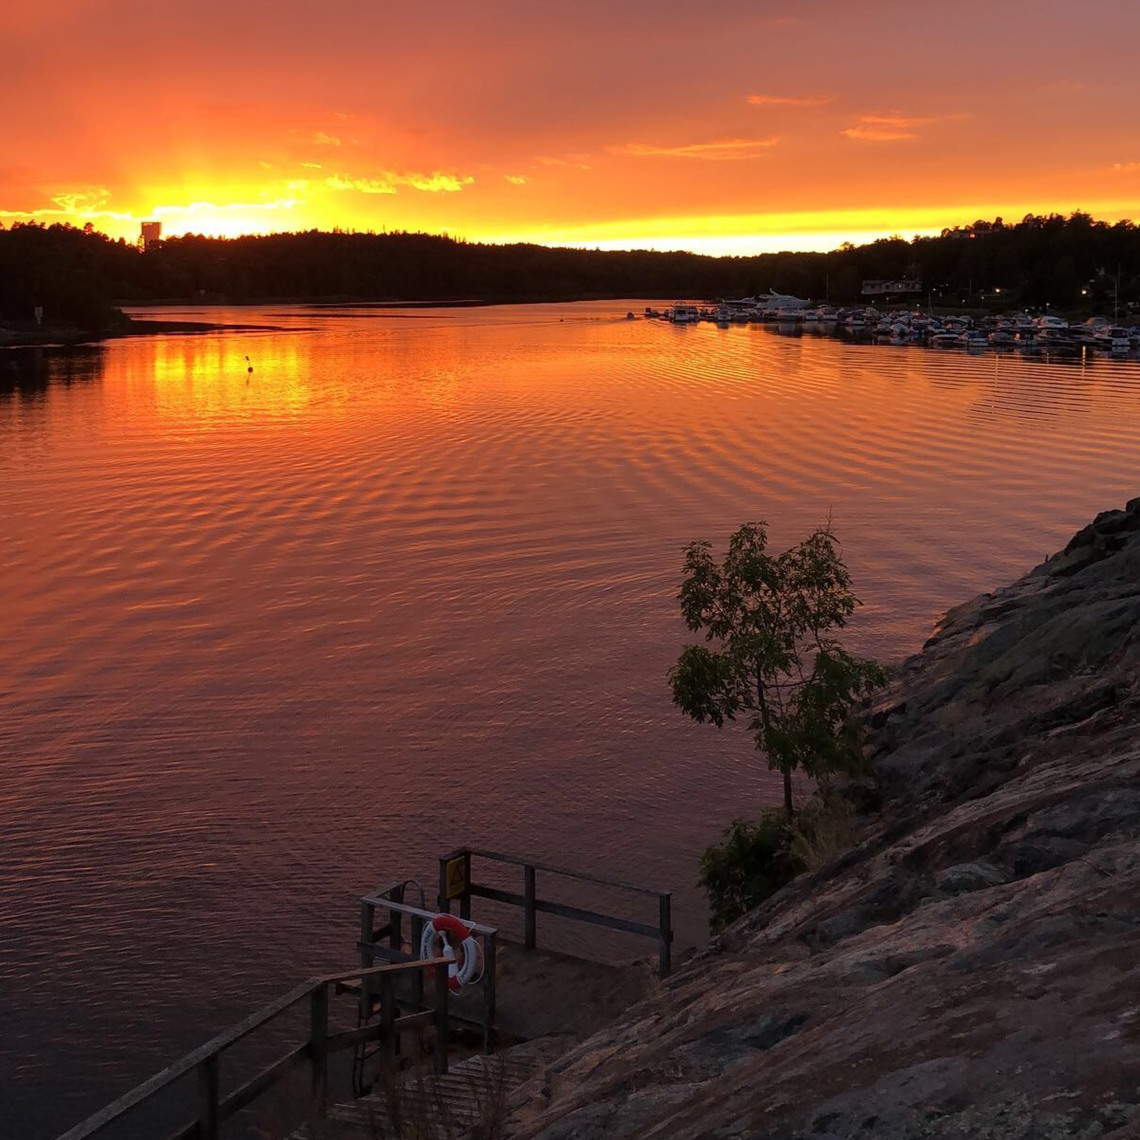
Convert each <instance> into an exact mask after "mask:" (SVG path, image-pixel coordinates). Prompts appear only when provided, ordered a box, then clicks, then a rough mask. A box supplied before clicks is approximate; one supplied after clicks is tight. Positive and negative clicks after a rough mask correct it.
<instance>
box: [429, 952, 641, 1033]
mask: <svg viewBox="0 0 1140 1140" xmlns="http://www.w3.org/2000/svg"><path fill="white" fill-rule="evenodd" d="M498 954H499V956H498V963H497V997H496V1003H495V1029H496V1031H497V1034H498V1036H499V1039H500V1040H503V1039H504V1038H505V1039H506V1041H507V1042H510V1041H520V1040H521V1041H530V1040H532V1039H534V1038H538V1037H550V1036H570V1037H574V1038H578V1039H580V1038H583V1037H587V1036H589V1035H590V1034H591V1033H593V1032H594V1031H595V1030H597V1029H600V1028H601V1027H602V1026H603V1025H606V1024H608V1023H609V1022H610V1021H612V1020H613V1019H614V1018H615V1017H617V1015H618V1014H619V1013H621V1012H622V1011H623V1010H624V1009H626V1008H627V1007H628V1006H630V1005H632V1004H633V1003H634V1002H635V1001H639V1000H640V999H641V998H642V997H644V996H645V994H646V992H647V989H648V987H649V986H650V984H651V979H652V977H653V974H654V971H653V968H652V966H650V965H648V964H644V965H639V964H629V965H623V966H614V965H607V964H605V963H603V962H589V961H586V960H585V959H583V958H574V957H571V956H570V955H568V954H560V953H558V952H557V951H554V950H546V949H534V950H527V949H525V948H524V947H523V946H522V945H520V944H518V943H515V942H508V941H502V942H501V943H500V945H499V952H498ZM478 1002H479V997H478V995H477V994H476V993H474V992H468V991H464V992H461V993H459V994H458V995H456V996H455V997H454V998H453V999H452V1002H451V1010H452V1012H453V1013H456V1014H459V1015H460V1016H462V1017H468V1016H469V1017H471V1018H472V1019H473V1020H474V1019H477V1018H478V1017H479V1012H478V1010H479V1006H478Z"/></svg>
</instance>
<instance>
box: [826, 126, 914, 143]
mask: <svg viewBox="0 0 1140 1140" xmlns="http://www.w3.org/2000/svg"><path fill="white" fill-rule="evenodd" d="M843 133H844V134H845V135H846V136H847V137H848V138H849V139H859V140H860V141H862V142H898V141H900V140H901V139H916V138H918V135H916V134H915V133H914V131H900V130H897V129H893V128H890V127H848V128H847V130H845V131H844V132H843Z"/></svg>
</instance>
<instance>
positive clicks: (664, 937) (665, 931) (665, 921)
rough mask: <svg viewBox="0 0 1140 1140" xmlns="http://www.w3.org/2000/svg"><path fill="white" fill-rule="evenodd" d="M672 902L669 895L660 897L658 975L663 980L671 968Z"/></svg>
mask: <svg viewBox="0 0 1140 1140" xmlns="http://www.w3.org/2000/svg"><path fill="white" fill-rule="evenodd" d="M672 900H673V896H672V895H671V894H669V893H665V894H663V895H661V968H660V971H659V973H660V975H661V977H663V978H666V977H668V976H669V971H670V970H671V969H672V968H673V950H672V943H673V917H672Z"/></svg>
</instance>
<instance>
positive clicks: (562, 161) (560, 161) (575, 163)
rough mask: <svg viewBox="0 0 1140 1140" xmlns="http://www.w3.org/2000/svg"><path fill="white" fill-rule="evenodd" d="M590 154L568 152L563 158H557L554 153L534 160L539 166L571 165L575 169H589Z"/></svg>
mask: <svg viewBox="0 0 1140 1140" xmlns="http://www.w3.org/2000/svg"><path fill="white" fill-rule="evenodd" d="M589 157H590V156H589V155H588V154H568V155H566V156H565V157H563V158H557V157H555V156H554V155H548V154H546V155H542V156H540V157H539V158H536V159H535V160H534V161H535V162H537V163H538V164H539V166H571V167H573V168H574V169H575V170H589V169H590V167H589V165H588V163H587V162H586V159H587V158H589Z"/></svg>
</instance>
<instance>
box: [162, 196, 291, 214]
mask: <svg viewBox="0 0 1140 1140" xmlns="http://www.w3.org/2000/svg"><path fill="white" fill-rule="evenodd" d="M304 204H305V203H304V199H303V198H278V199H276V200H275V201H271V202H268V201H267V202H188V203H186V205H184V206H155V208H154V209H153V210H151V211H150V212H151V213H152V214H155V215H158V214H189V213H202V212H203V211H205V212H209V213H213V212H214V211H215V210H216V211H219V212H221V213H233V212H234V211H235V210H240V211H242V212H245V211H246V210H292V209H294V208H295V207H296V206H303V205H304ZM144 217H145V215H144Z"/></svg>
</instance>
